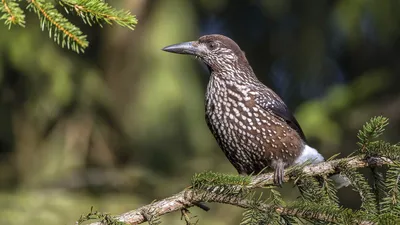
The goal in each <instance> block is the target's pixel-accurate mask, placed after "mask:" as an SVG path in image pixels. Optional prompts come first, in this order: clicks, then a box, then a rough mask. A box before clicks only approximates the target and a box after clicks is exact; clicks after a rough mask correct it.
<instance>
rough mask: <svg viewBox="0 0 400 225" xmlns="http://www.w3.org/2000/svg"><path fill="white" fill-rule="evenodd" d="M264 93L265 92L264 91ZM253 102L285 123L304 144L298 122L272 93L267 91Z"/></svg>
mask: <svg viewBox="0 0 400 225" xmlns="http://www.w3.org/2000/svg"><path fill="white" fill-rule="evenodd" d="M264 92H265V91H264ZM255 102H256V103H257V104H258V105H259V106H260V107H261V108H263V109H264V110H266V111H268V112H271V113H273V114H274V115H276V116H277V117H279V118H282V119H283V120H285V121H286V123H287V124H288V125H289V126H290V127H291V128H293V129H294V130H295V131H297V133H298V134H299V135H300V137H301V139H303V140H304V142H306V136H305V135H304V132H303V130H302V129H301V127H300V124H299V122H297V120H296V118H295V117H294V116H293V114H292V113H291V112H290V110H289V109H288V107H287V106H286V104H285V103H284V102H283V101H282V100H281V99H280V98H279V96H278V95H277V94H275V93H274V92H273V91H270V90H268V92H267V93H263V95H259V96H257V97H256V99H255Z"/></svg>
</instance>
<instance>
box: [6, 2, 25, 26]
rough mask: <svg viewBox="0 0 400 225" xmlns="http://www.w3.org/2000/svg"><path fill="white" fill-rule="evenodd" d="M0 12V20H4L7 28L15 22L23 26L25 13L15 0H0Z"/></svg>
mask: <svg viewBox="0 0 400 225" xmlns="http://www.w3.org/2000/svg"><path fill="white" fill-rule="evenodd" d="M0 12H2V13H3V14H2V16H1V17H0V20H4V24H5V25H7V26H8V29H10V28H11V26H12V25H15V24H17V25H19V26H21V27H25V14H24V12H23V11H22V9H21V8H20V7H19V5H18V3H17V2H15V0H1V4H0Z"/></svg>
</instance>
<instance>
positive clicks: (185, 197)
mask: <svg viewBox="0 0 400 225" xmlns="http://www.w3.org/2000/svg"><path fill="white" fill-rule="evenodd" d="M392 164H394V162H393V161H392V160H390V159H388V158H385V157H370V158H367V159H366V158H365V157H363V156H354V157H350V158H345V159H338V160H332V161H328V162H323V163H319V164H313V165H308V166H305V167H304V168H303V169H302V172H303V173H304V174H306V175H307V176H318V175H325V174H333V173H338V172H340V168H339V167H340V165H346V168H352V169H356V168H363V167H376V166H383V165H392ZM250 179H251V181H250V183H249V184H248V185H247V186H246V187H247V188H249V189H254V188H260V187H265V186H266V185H269V184H272V183H273V174H272V173H266V174H260V175H257V176H253V177H251V178H250ZM288 180H290V177H287V176H285V181H288ZM204 200H205V199H204V198H203V195H201V194H197V193H196V190H193V189H187V190H184V191H181V192H179V193H178V194H175V195H173V196H171V197H168V198H165V199H162V200H159V201H156V202H153V203H151V204H149V205H145V206H142V207H140V208H138V209H136V210H132V211H129V212H126V213H123V214H121V215H119V216H116V217H115V220H116V221H120V222H123V223H126V224H130V225H136V224H141V223H143V222H146V217H147V216H146V215H145V214H144V213H143V212H154V213H156V214H157V215H153V216H156V217H158V216H161V215H164V214H167V213H171V212H174V211H178V210H182V209H185V208H190V207H193V206H194V204H195V203H196V202H202V201H204ZM206 202H217V203H223V204H231V205H235V206H238V207H241V208H250V207H251V206H253V205H252V202H251V201H250V200H246V199H236V198H223V197H222V198H221V196H219V195H218V194H214V195H213V194H212V193H211V194H208V195H207V199H206ZM258 208H259V210H261V211H265V212H267V211H270V210H275V211H276V212H277V213H278V214H280V215H288V216H298V217H302V218H309V217H312V219H320V220H322V221H327V222H334V221H330V220H332V218H330V217H329V216H327V215H323V214H318V215H314V214H313V215H309V214H307V213H306V212H304V211H302V210H296V209H289V208H285V207H277V206H273V207H272V206H271V205H268V204H264V203H260V204H259V206H258ZM353 222H354V223H355V224H374V223H372V222H370V221H353ZM91 225H101V223H100V222H97V223H92V224H91Z"/></svg>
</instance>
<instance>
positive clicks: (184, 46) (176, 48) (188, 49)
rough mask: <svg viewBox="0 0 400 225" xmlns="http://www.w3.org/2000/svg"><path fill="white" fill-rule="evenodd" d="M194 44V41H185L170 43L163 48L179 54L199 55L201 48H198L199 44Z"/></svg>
mask: <svg viewBox="0 0 400 225" xmlns="http://www.w3.org/2000/svg"><path fill="white" fill-rule="evenodd" d="M193 44H194V41H189V42H183V43H179V44H175V45H169V46H167V47H164V48H163V49H162V50H163V51H166V52H172V53H177V54H186V55H198V54H199V49H198V48H197V46H194V45H193Z"/></svg>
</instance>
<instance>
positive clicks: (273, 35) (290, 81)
mask: <svg viewBox="0 0 400 225" xmlns="http://www.w3.org/2000/svg"><path fill="white" fill-rule="evenodd" d="M110 3H111V4H112V5H113V6H115V7H116V8H120V9H121V8H124V9H127V10H130V11H131V12H132V13H133V14H135V15H137V17H138V19H139V24H138V25H137V28H136V29H135V30H134V31H131V30H128V29H123V28H120V27H118V26H113V27H108V26H106V27H105V28H103V29H102V28H99V27H96V26H95V27H89V26H87V25H85V24H83V23H81V21H80V20H79V18H75V17H72V18H71V21H73V22H75V23H76V24H77V25H79V26H80V27H81V28H82V29H83V30H84V32H86V34H88V39H89V41H90V47H89V48H88V49H87V50H86V52H85V53H84V54H80V55H78V54H75V53H74V52H72V51H68V50H66V49H62V48H61V47H59V46H58V45H57V44H55V43H54V42H53V41H52V40H51V39H49V38H48V33H47V32H42V31H41V30H40V29H39V22H38V21H37V18H36V15H33V14H32V13H31V14H28V16H27V24H26V28H25V29H24V28H19V27H13V28H12V29H11V30H8V29H7V27H6V26H0V224H10V225H13V224H15V225H16V224H31V225H36V224H37V225H39V224H40V225H47V224H73V223H74V222H75V221H76V220H77V219H78V218H79V216H80V215H81V214H83V213H87V212H89V210H90V207H91V206H93V207H94V209H96V210H99V211H105V212H110V213H112V214H119V213H122V212H125V211H128V210H131V209H135V208H137V207H139V206H141V205H143V204H146V203H150V202H151V201H153V200H154V199H160V198H163V197H167V196H170V195H172V194H174V193H176V192H178V191H179V190H182V189H183V188H185V187H187V186H188V185H190V178H191V177H192V175H193V174H194V173H196V172H202V171H205V170H212V171H215V172H223V173H234V174H235V173H236V171H235V170H234V168H233V167H232V166H231V165H230V163H229V162H228V160H227V159H225V156H224V155H223V153H222V151H221V150H220V149H219V148H218V146H217V144H216V142H215V141H214V139H213V137H212V135H211V133H210V132H209V131H208V128H207V126H206V123H205V121H204V93H205V88H206V84H207V81H208V74H207V70H206V69H205V68H204V66H202V65H201V64H200V63H199V62H198V61H196V60H194V59H193V58H190V57H183V56H179V55H170V54H167V53H165V52H162V51H161V50H160V49H161V48H162V47H164V46H166V45H169V44H174V43H178V42H183V41H189V40H195V39H197V38H198V37H199V36H201V35H204V34H211V33H220V34H225V35H227V36H229V37H231V38H232V39H234V40H235V41H236V42H237V43H238V44H239V45H240V46H241V48H242V50H244V51H245V52H246V56H247V57H248V60H249V61H250V63H251V65H252V66H253V69H254V71H255V72H256V74H257V76H258V77H259V78H260V80H262V81H263V82H264V83H265V84H267V85H268V86H270V87H271V88H273V89H274V90H275V91H276V92H277V93H278V94H279V95H280V96H281V97H282V98H283V99H284V101H285V102H286V103H287V105H288V106H289V108H291V109H292V110H293V112H294V113H295V115H296V117H297V118H298V120H299V122H300V124H301V126H302V127H303V130H304V132H305V133H306V135H307V137H308V139H309V142H310V145H311V146H314V147H316V148H318V149H319V150H320V151H321V152H322V154H323V155H324V156H325V157H326V158H329V157H330V156H332V155H334V154H336V153H338V152H340V153H341V156H346V155H347V154H349V153H350V152H352V151H353V150H354V149H355V148H356V141H357V139H356V132H357V130H358V129H359V128H360V127H361V125H362V124H363V123H364V122H365V121H367V120H368V119H369V118H370V117H372V116H375V115H384V116H387V117H389V118H390V126H389V129H388V131H387V132H386V136H385V139H387V140H389V141H394V142H396V141H399V140H400V138H399V136H400V90H399V81H400V29H399V28H400V2H399V1H398V0H385V1H379V0H372V1H365V0H347V1H346V0H318V1H306V0H303V1H297V0H251V1H228V0H219V1H214V0H199V1H187V0H153V1H146V0H135V1H132V0H115V1H112V2H110ZM339 194H340V198H341V199H342V202H343V204H344V205H345V206H348V207H352V208H357V207H358V204H359V201H358V196H357V194H355V193H354V192H352V191H351V189H350V190H341V191H340V193H339ZM283 196H284V197H285V198H286V199H288V200H290V199H292V198H295V197H297V191H296V189H294V188H292V186H291V185H286V186H285V187H284V189H283ZM210 206H211V208H212V210H211V211H210V212H207V213H206V212H202V211H201V210H199V209H193V210H192V212H193V213H194V214H195V215H198V216H199V219H200V224H211V225H219V224H221V225H222V224H238V223H239V221H240V219H241V213H242V212H243V211H242V210H241V209H237V208H234V207H232V206H221V205H213V204H211V205H210ZM162 220H163V221H164V224H183V223H184V222H183V221H180V214H179V213H175V214H171V215H167V216H166V217H163V218H162Z"/></svg>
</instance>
